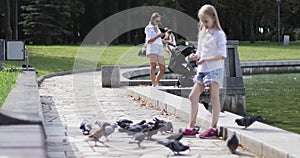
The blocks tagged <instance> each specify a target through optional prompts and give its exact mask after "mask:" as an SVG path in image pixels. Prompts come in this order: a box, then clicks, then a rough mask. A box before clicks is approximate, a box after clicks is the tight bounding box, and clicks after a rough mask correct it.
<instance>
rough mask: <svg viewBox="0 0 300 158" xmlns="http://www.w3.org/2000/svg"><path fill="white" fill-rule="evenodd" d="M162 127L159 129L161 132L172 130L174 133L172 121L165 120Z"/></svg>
mask: <svg viewBox="0 0 300 158" xmlns="http://www.w3.org/2000/svg"><path fill="white" fill-rule="evenodd" d="M162 125H163V126H162V127H161V128H160V129H159V131H160V132H161V133H163V132H165V133H168V132H171V133H173V124H172V122H170V121H168V122H164V123H162Z"/></svg>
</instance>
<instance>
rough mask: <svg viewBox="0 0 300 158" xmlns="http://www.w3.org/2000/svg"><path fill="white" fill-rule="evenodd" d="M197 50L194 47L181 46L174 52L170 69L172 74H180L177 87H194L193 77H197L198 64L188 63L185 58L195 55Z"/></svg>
mask: <svg viewBox="0 0 300 158" xmlns="http://www.w3.org/2000/svg"><path fill="white" fill-rule="evenodd" d="M195 52H196V49H195V47H192V46H184V45H179V46H176V47H175V49H173V50H172V55H171V57H170V62H169V65H168V69H169V70H170V72H173V73H176V74H179V75H180V76H179V79H178V81H177V83H176V86H177V87H191V86H193V77H194V75H195V67H196V62H195V61H192V62H187V61H186V60H185V57H187V56H188V55H190V54H191V53H195Z"/></svg>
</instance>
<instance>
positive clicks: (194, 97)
mask: <svg viewBox="0 0 300 158" xmlns="http://www.w3.org/2000/svg"><path fill="white" fill-rule="evenodd" d="M204 88H205V87H204V85H203V84H200V83H197V82H195V84H194V86H193V89H192V91H191V93H190V94H189V99H190V102H191V113H190V114H191V115H190V123H189V127H190V128H194V127H195V125H196V120H197V115H198V108H199V105H198V104H199V97H200V94H201V93H202V92H203V91H204Z"/></svg>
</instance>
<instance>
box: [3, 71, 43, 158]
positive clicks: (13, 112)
mask: <svg viewBox="0 0 300 158" xmlns="http://www.w3.org/2000/svg"><path fill="white" fill-rule="evenodd" d="M0 120H1V121H0V135H1V140H0V144H2V145H4V144H5V148H1V147H0V157H1V156H3V157H20V158H23V157H24V158H27V157H38V158H45V157H47V152H46V151H47V150H46V148H47V146H46V133H45V129H44V125H43V120H44V119H43V114H42V110H41V102H40V95H39V90H38V85H37V82H36V72H35V71H24V72H22V73H21V74H20V75H19V77H18V79H17V86H16V87H15V88H14V89H12V90H11V91H10V93H9V94H8V96H7V98H6V100H5V102H4V104H3V106H2V108H1V109H0ZM8 131H10V132H8ZM7 138H9V140H7ZM0 146H1V145H0ZM12 151H13V152H12Z"/></svg>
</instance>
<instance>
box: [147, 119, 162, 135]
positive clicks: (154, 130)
mask: <svg viewBox="0 0 300 158" xmlns="http://www.w3.org/2000/svg"><path fill="white" fill-rule="evenodd" d="M148 124H149V125H150V124H153V123H148ZM161 127H163V124H162V122H161V120H158V119H156V120H155V123H154V124H153V125H150V126H148V128H146V129H145V130H144V132H145V133H146V135H147V139H148V140H152V136H153V135H155V134H157V133H158V130H159V129H160V128H161Z"/></svg>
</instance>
